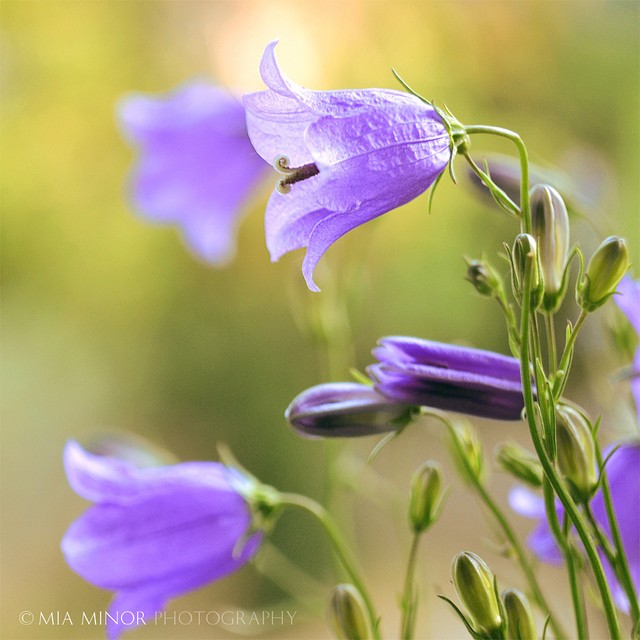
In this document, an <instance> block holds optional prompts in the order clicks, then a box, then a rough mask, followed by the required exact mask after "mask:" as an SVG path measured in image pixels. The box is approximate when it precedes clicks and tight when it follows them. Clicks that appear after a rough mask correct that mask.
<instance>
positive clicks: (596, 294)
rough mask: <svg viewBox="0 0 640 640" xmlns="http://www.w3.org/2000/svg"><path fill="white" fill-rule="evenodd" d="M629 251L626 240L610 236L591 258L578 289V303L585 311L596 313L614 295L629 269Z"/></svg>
mask: <svg viewBox="0 0 640 640" xmlns="http://www.w3.org/2000/svg"><path fill="white" fill-rule="evenodd" d="M629 264H630V263H629V251H628V249H627V243H626V242H625V240H624V238H619V237H618V236H609V237H608V238H607V239H606V240H605V241H604V242H603V243H602V244H601V245H600V246H599V247H598V249H597V250H596V252H595V253H594V254H593V255H592V256H591V260H589V264H588V265H587V271H586V273H585V275H584V278H583V279H582V282H581V283H580V286H579V288H578V303H579V304H580V306H581V307H582V308H583V309H584V310H585V311H589V312H591V311H594V310H595V309H597V308H598V307H599V306H601V305H603V304H604V303H605V302H606V301H607V300H608V299H609V298H610V297H611V296H612V295H613V294H614V293H615V290H616V287H617V286H618V283H619V282H620V280H622V277H623V276H624V274H625V273H626V272H627V271H628V269H629Z"/></svg>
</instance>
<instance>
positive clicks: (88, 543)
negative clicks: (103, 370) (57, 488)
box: [62, 442, 262, 639]
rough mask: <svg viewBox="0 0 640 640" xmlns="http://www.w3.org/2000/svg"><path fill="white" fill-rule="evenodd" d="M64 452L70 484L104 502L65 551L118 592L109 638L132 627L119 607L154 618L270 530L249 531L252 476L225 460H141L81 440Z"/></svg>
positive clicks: (232, 564) (78, 567) (73, 530)
mask: <svg viewBox="0 0 640 640" xmlns="http://www.w3.org/2000/svg"><path fill="white" fill-rule="evenodd" d="M64 462H65V469H66V472H67V477H68V479H69V483H70V484H71V487H72V488H73V489H74V491H75V492H76V493H78V494H79V495H80V496H82V497H83V498H86V499H87V500H91V501H92V502H95V505H94V506H93V507H91V508H90V509H89V510H88V511H87V512H86V513H85V514H84V515H82V516H81V517H80V518H79V519H78V520H76V521H75V522H74V523H73V524H72V525H71V526H70V527H69V529H68V531H67V533H66V534H65V536H64V538H63V540H62V551H63V553H64V555H65V557H66V560H67V562H68V563H69V566H70V567H71V568H72V569H73V570H74V571H76V572H77V573H78V574H80V575H81V576H82V577H83V578H84V579H85V580H88V581H89V582H92V583H93V584H95V585H97V586H99V587H102V588H104V589H110V590H113V591H116V592H117V593H116V596H115V598H114V600H113V602H112V603H111V606H110V609H109V613H110V614H111V616H112V618H108V622H107V636H108V637H109V638H110V639H114V638H118V637H119V636H120V634H121V633H122V632H123V631H125V630H126V629H127V628H128V627H124V626H123V625H122V624H121V621H120V618H119V616H118V612H119V611H134V612H142V614H143V616H144V618H145V619H149V618H150V617H152V616H153V615H154V614H155V613H157V612H158V611H161V610H162V609H164V607H165V606H166V604H167V601H168V600H169V599H170V598H174V597H176V596H179V595H181V594H183V593H186V592H187V591H191V590H192V589H195V588H197V587H201V586H203V585H205V584H207V583H208V582H211V581H213V580H217V579H218V578H221V577H223V576H226V575H227V574H229V573H232V572H233V571H235V570H236V569H238V568H239V567H241V566H242V565H243V564H244V563H246V562H247V561H248V560H249V559H250V558H251V557H252V556H253V554H254V553H255V552H256V550H257V549H258V546H259V544H260V540H261V535H262V534H261V533H254V534H253V535H249V534H250V526H251V514H250V510H249V506H248V505H247V503H246V502H245V499H244V498H243V497H242V495H241V493H240V492H239V491H242V488H243V486H246V485H247V483H248V480H247V479H246V478H245V477H244V476H242V475H241V474H240V473H238V472H236V471H234V470H231V469H230V468H228V467H225V466H223V465H222V464H219V463H216V462H185V463H182V464H176V465H172V466H168V467H147V468H137V467H135V466H133V465H131V464H129V463H127V462H124V461H123V460H119V459H117V458H111V457H102V456H95V455H92V454H90V453H88V452H86V451H84V450H83V449H82V448H81V447H80V446H79V445H78V444H77V443H76V442H69V443H68V444H67V446H66V448H65V452H64ZM245 536H247V537H246V539H245ZM138 622H141V621H138Z"/></svg>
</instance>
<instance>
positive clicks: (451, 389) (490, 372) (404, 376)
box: [368, 336, 524, 420]
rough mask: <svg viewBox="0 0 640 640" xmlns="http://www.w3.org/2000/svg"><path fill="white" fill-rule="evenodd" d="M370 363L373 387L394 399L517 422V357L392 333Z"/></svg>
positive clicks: (519, 402)
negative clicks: (375, 361) (374, 382)
mask: <svg viewBox="0 0 640 640" xmlns="http://www.w3.org/2000/svg"><path fill="white" fill-rule="evenodd" d="M378 344H379V346H378V347H376V348H375V349H374V350H373V355H374V356H375V357H376V358H377V359H378V360H379V361H380V362H379V364H374V365H372V366H371V367H369V369H368V372H369V374H370V375H371V377H372V378H373V379H374V380H376V381H377V382H376V385H375V388H376V390H377V391H379V392H380V393H381V394H383V395H384V396H387V397H388V398H391V399H393V400H395V401H396V402H407V403H409V404H414V405H421V406H428V407H433V408H436V409H444V410H447V411H456V412H458V413H466V414H470V415H474V416H482V417H485V418H496V419H498V420H519V419H520V417H521V415H520V414H521V412H522V409H523V406H524V401H523V399H522V387H521V384H520V365H519V362H518V361H517V360H516V359H515V358H511V357H508V356H503V355H500V354H497V353H492V352H490V351H481V350H479V349H471V348H468V347H458V346H453V345H449V344H443V343H441V342H431V341H429V340H420V339H418V338H406V337H398V336H395V337H388V338H382V339H381V340H380V341H379V342H378Z"/></svg>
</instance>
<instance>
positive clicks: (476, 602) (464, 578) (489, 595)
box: [452, 551, 503, 638]
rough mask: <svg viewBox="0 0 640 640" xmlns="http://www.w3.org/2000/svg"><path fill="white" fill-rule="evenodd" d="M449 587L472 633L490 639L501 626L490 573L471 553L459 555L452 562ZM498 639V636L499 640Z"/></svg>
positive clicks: (497, 633) (500, 617) (498, 607)
mask: <svg viewBox="0 0 640 640" xmlns="http://www.w3.org/2000/svg"><path fill="white" fill-rule="evenodd" d="M452 574H453V584H454V586H455V588H456V592H457V593H458V597H459V598H460V600H462V602H463V603H464V606H465V607H466V609H467V614H468V615H469V617H470V619H471V622H472V623H473V625H472V626H473V627H474V630H475V631H476V632H477V633H478V634H479V635H480V636H482V637H485V638H494V637H496V635H499V632H500V630H501V629H502V626H503V620H502V616H501V614H500V604H499V602H498V596H497V594H496V589H495V584H494V582H495V580H494V577H493V573H491V570H490V569H489V567H488V566H487V565H486V563H485V562H484V560H482V558H480V557H479V556H477V555H476V554H475V553H470V552H467V551H463V552H461V553H459V554H458V555H457V556H456V557H455V558H454V559H453V567H452ZM500 637H501V636H500Z"/></svg>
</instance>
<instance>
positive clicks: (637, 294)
mask: <svg viewBox="0 0 640 640" xmlns="http://www.w3.org/2000/svg"><path fill="white" fill-rule="evenodd" d="M617 289H618V294H617V295H615V296H614V297H613V299H614V300H615V301H616V303H617V305H618V307H619V308H620V310H621V311H622V312H623V313H624V314H625V315H626V316H627V319H628V320H629V322H630V323H631V326H632V327H633V329H634V331H635V332H636V334H637V335H638V336H639V337H640V280H634V279H633V278H631V277H630V276H625V277H624V278H622V280H621V281H620V284H619V285H618V287H617ZM630 386H631V394H632V395H633V399H634V401H635V403H636V411H637V412H638V422H639V423H640V346H639V347H638V348H637V349H636V353H635V355H634V357H633V364H632V365H631V380H630Z"/></svg>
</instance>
